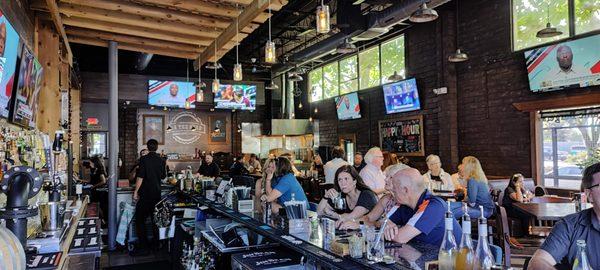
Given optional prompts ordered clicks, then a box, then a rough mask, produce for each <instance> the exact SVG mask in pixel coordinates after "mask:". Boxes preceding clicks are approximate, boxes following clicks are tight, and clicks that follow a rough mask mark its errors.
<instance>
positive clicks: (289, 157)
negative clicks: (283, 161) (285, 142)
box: [281, 153, 300, 176]
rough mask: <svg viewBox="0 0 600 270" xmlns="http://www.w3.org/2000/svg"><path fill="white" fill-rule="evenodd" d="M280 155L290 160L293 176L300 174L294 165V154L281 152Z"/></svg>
mask: <svg viewBox="0 0 600 270" xmlns="http://www.w3.org/2000/svg"><path fill="white" fill-rule="evenodd" d="M281 156H282V157H285V158H287V159H289V160H290V162H291V163H292V172H293V173H294V175H295V176H300V171H299V170H298V169H296V166H295V165H294V160H295V159H296V158H295V157H294V155H293V154H292V153H283V154H281Z"/></svg>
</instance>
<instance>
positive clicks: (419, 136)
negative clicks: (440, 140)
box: [379, 115, 425, 156]
mask: <svg viewBox="0 0 600 270" xmlns="http://www.w3.org/2000/svg"><path fill="white" fill-rule="evenodd" d="M423 136H424V134H423V115H418V116H411V117H406V118H400V119H393V120H382V121H379V144H380V145H381V149H382V150H383V151H388V152H392V153H397V154H399V155H403V156H424V155H425V146H424V144H423Z"/></svg>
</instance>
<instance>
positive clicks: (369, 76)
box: [358, 47, 381, 89]
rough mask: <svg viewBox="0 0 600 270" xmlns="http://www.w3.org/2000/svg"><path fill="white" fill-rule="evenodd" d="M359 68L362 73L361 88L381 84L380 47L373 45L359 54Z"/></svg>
mask: <svg viewBox="0 0 600 270" xmlns="http://www.w3.org/2000/svg"><path fill="white" fill-rule="evenodd" d="M358 70H359V74H360V80H359V82H360V89H366V88H370V87H374V86H378V85H380V84H381V72H380V69H379V47H373V48H370V49H367V50H366V51H363V52H361V53H359V54H358Z"/></svg>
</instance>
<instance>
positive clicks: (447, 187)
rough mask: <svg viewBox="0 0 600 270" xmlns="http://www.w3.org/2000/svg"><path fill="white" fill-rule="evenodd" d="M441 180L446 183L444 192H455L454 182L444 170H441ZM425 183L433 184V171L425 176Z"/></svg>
mask: <svg viewBox="0 0 600 270" xmlns="http://www.w3.org/2000/svg"><path fill="white" fill-rule="evenodd" d="M440 179H442V183H444V190H450V191H454V182H453V181H452V176H451V175H450V174H449V173H447V172H445V171H444V169H440ZM423 181H425V184H429V182H431V171H428V172H426V173H425V174H423Z"/></svg>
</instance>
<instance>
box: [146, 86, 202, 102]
mask: <svg viewBox="0 0 600 270" xmlns="http://www.w3.org/2000/svg"><path fill="white" fill-rule="evenodd" d="M186 101H189V102H190V108H195V107H196V106H195V104H194V103H195V102H196V87H195V86H194V83H193V82H178V81H158V80H149V81H148V104H149V105H153V106H164V107H172V108H185V102H186Z"/></svg>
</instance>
